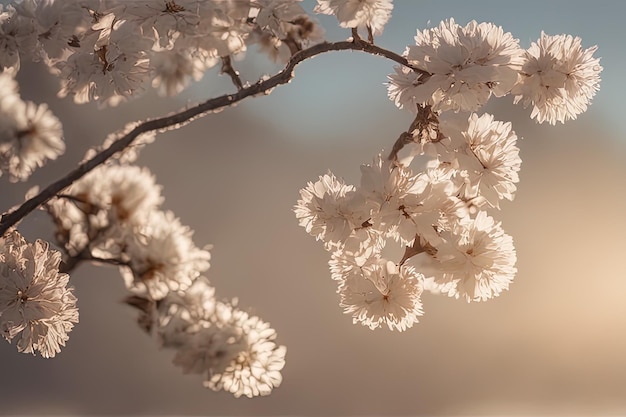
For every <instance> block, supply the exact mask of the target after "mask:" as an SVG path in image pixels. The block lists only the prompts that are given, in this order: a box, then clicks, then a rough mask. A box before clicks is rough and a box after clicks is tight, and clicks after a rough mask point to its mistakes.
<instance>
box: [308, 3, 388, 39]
mask: <svg viewBox="0 0 626 417" xmlns="http://www.w3.org/2000/svg"><path fill="white" fill-rule="evenodd" d="M392 9H393V3H392V0H317V6H315V12H316V13H322V14H328V15H335V16H337V20H339V26H341V27H342V28H359V27H366V28H368V30H371V31H372V34H373V35H380V34H381V33H383V27H384V26H385V24H386V23H387V21H389V18H390V17H391V10H392Z"/></svg>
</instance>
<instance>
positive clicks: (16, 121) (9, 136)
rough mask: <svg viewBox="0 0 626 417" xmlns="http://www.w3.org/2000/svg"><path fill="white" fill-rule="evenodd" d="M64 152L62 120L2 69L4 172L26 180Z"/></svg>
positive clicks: (0, 169)
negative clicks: (25, 94)
mask: <svg viewBox="0 0 626 417" xmlns="http://www.w3.org/2000/svg"><path fill="white" fill-rule="evenodd" d="M0 7H1V6H0ZM64 151H65V143H64V142H63V128H62V126H61V122H60V121H59V119H57V118H56V117H55V116H54V115H53V114H52V112H51V111H50V110H49V109H48V106H47V105H46V104H45V103H42V104H39V105H38V104H35V103H33V102H31V101H24V100H22V98H21V97H20V95H19V92H18V88H17V82H16V81H15V80H14V79H13V76H12V74H11V72H8V71H5V72H0V175H2V174H3V173H4V174H8V175H9V179H10V180H11V181H12V182H15V181H25V180H27V179H28V177H29V176H30V174H32V172H33V171H34V170H35V169H36V168H37V167H40V166H42V165H43V164H44V163H45V161H46V160H48V159H56V157H57V156H59V155H60V154H62V153H63V152H64Z"/></svg>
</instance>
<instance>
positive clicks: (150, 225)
mask: <svg viewBox="0 0 626 417" xmlns="http://www.w3.org/2000/svg"><path fill="white" fill-rule="evenodd" d="M191 235H192V231H191V230H190V229H189V228H188V227H187V226H183V225H182V224H181V223H180V220H179V219H178V218H176V217H175V216H174V213H172V212H171V211H168V212H162V211H158V210H154V211H152V212H150V213H148V215H147V218H146V221H145V223H144V224H142V225H140V226H139V227H138V229H137V230H136V232H135V234H134V235H132V236H130V237H129V238H128V239H127V240H126V241H125V244H126V247H125V254H126V255H127V256H128V262H127V265H125V266H122V267H121V272H122V276H123V278H124V282H125V283H126V286H127V287H128V289H130V290H131V291H133V292H135V293H138V294H141V295H146V296H148V297H149V298H151V299H153V300H160V299H162V298H163V297H165V296H166V295H167V293H168V292H169V291H179V290H180V291H184V290H186V289H187V288H189V287H190V286H191V284H192V283H193V281H194V280H195V279H196V278H197V277H198V276H200V274H201V273H202V272H204V271H206V270H207V269H209V260H210V259H211V254H210V253H209V251H208V250H207V249H200V248H197V247H196V246H195V245H194V243H193V241H192V239H191Z"/></svg>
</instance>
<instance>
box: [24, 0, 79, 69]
mask: <svg viewBox="0 0 626 417" xmlns="http://www.w3.org/2000/svg"><path fill="white" fill-rule="evenodd" d="M85 6H86V5H85V3H84V2H78V1H75V0H72V1H40V0H23V1H22V2H20V3H17V4H16V5H15V8H16V12H17V14H18V15H20V17H21V18H22V19H24V20H23V21H31V22H32V23H31V24H34V31H35V34H36V36H33V38H35V39H36V41H37V44H36V47H35V50H34V56H33V58H34V59H35V60H43V61H44V62H45V63H46V64H47V65H54V64H55V63H56V62H58V61H60V60H63V59H65V58H66V57H67V56H68V55H69V54H70V53H71V50H70V46H69V44H70V43H71V42H70V39H74V36H76V35H80V32H83V31H84V30H85V28H84V27H85V26H86V24H87V23H88V21H87V17H88V14H87V13H85ZM20 52H22V51H20Z"/></svg>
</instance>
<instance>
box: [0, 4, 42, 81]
mask: <svg viewBox="0 0 626 417" xmlns="http://www.w3.org/2000/svg"><path fill="white" fill-rule="evenodd" d="M5 7H6V8H5ZM36 43H37V33H36V31H35V25H34V23H33V20H32V19H30V18H27V17H22V16H20V15H19V14H18V13H17V12H16V9H15V7H14V6H13V5H10V4H9V5H7V6H4V5H3V4H0V72H3V71H4V72H10V73H11V74H13V75H15V74H16V73H17V72H18V71H19V69H20V60H21V59H22V58H24V56H27V57H29V56H31V55H32V54H33V52H34V50H35V46H36Z"/></svg>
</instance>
